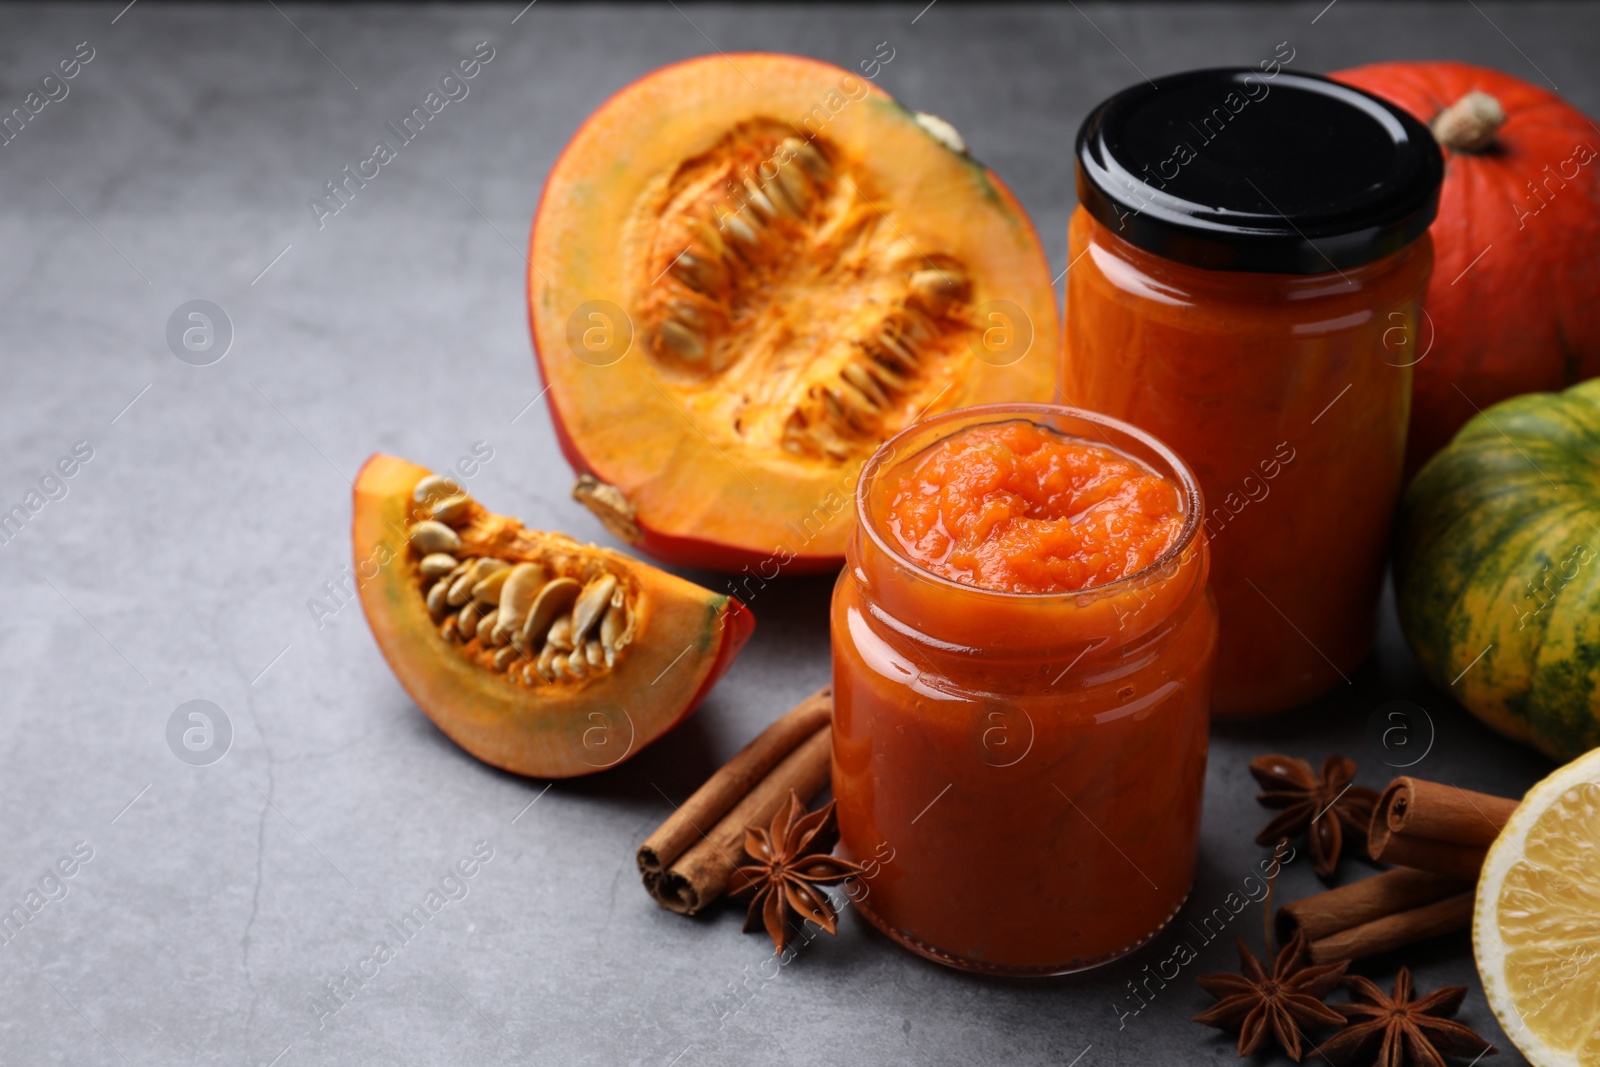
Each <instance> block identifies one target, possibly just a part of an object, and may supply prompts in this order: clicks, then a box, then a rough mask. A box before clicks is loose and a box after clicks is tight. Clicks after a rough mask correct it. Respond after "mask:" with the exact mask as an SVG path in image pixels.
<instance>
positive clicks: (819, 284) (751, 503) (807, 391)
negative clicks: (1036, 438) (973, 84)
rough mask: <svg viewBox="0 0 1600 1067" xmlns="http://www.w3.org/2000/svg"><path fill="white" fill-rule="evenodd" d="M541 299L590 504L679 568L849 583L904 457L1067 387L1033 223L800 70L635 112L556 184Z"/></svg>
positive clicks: (708, 62)
mask: <svg viewBox="0 0 1600 1067" xmlns="http://www.w3.org/2000/svg"><path fill="white" fill-rule="evenodd" d="M747 79H748V80H747ZM756 87H759V88H756ZM935 129H937V127H935ZM528 279H529V282H528V284H529V313H530V319H531V324H532V332H533V339H534V345H535V349H536V352H537V356H538V360H539V365H540V368H541V371H542V373H543V375H544V377H545V380H546V382H547V384H548V386H549V391H548V394H547V395H548V400H549V404H550V408H551V411H552V414H553V416H554V421H555V424H556V427H557V435H558V438H559V439H560V441H561V444H562V448H563V451H564V453H565V454H566V456H567V459H568V461H569V462H570V463H571V464H572V466H573V468H574V470H575V471H577V472H578V473H579V474H580V475H582V476H585V480H584V481H583V482H582V484H581V485H580V488H579V491H578V493H577V495H578V497H579V499H580V500H582V501H583V502H584V503H586V504H588V505H589V506H590V507H591V508H592V509H593V510H595V511H596V513H597V514H599V515H600V516H601V518H602V519H603V520H605V521H606V523H607V525H608V526H609V527H610V528H611V529H612V530H613V532H615V533H617V534H618V535H619V536H622V537H623V538H624V539H626V540H628V541H630V542H632V543H634V544H637V545H638V546H639V547H641V548H642V549H643V550H645V551H647V552H650V553H652V554H654V555H656V556H657V557H659V558H663V559H667V560H669V561H672V562H677V563H683V564H689V565H695V566H705V567H711V568H714V569H721V570H728V571H736V570H738V569H739V568H740V567H741V566H745V565H748V564H751V563H761V562H766V561H769V560H771V561H775V563H776V565H778V566H781V567H783V569H784V570H786V571H789V572H804V571H808V570H810V571H815V570H823V569H828V568H831V567H835V566H837V565H838V563H839V560H840V558H841V557H842V553H843V545H844V540H845V536H846V534H847V533H848V529H849V526H850V523H851V514H850V508H849V506H848V505H849V501H850V498H851V496H852V494H853V492H854V488H855V476H856V474H857V472H859V470H860V468H861V466H862V465H863V464H864V462H865V461H866V459H867V458H868V457H869V456H870V455H871V454H872V452H873V451H874V450H875V449H876V448H877V446H878V445H879V444H880V443H881V442H882V441H884V440H886V439H887V438H889V437H890V436H892V435H893V434H895V433H896V432H898V431H899V430H900V429H903V428H904V427H905V426H907V425H909V424H910V423H911V422H913V421H915V420H916V419H918V418H919V417H921V416H923V415H925V414H929V413H933V412H938V411H942V410H947V409H950V408H954V407H961V406H966V405H970V404H979V403H986V402H991V401H999V400H1010V401H1025V400H1048V399H1050V396H1051V392H1052V389H1053V386H1054V366H1053V362H1054V360H1055V358H1056V355H1057V349H1058V346H1059V343H1060V327H1059V321H1058V314H1057V310H1056V306H1055V303H1056V302H1055V295H1054V288H1053V286H1052V284H1051V280H1050V275H1049V267H1048V263H1047V260H1046V258H1045V256H1044V253H1043V249H1042V246H1041V245H1040V244H1039V241H1038V238H1037V235H1036V234H1035V232H1034V230H1033V227H1032V225H1031V223H1030V222H1029V221H1028V219H1027V217H1026V215H1025V214H1024V213H1023V211H1022V209H1021V207H1020V206H1019V205H1018V204H1017V202H1016V200H1015V199H1014V198H1013V197H1012V196H1011V194H1010V193H1009V191H1007V190H1006V189H1005V187H1004V186H1003V185H1002V184H1000V182H999V180H998V179H997V178H995V177H994V175H992V174H991V173H990V172H989V171H987V170H986V169H985V168H984V167H982V166H981V165H979V164H977V163H975V162H973V161H972V160H971V159H970V157H968V156H966V155H964V154H962V153H961V152H957V151H954V150H952V148H951V147H949V146H948V145H947V144H946V143H944V142H941V141H940V140H939V139H937V138H936V136H935V135H934V134H933V133H930V128H929V125H928V124H927V123H925V122H919V120H918V118H917V117H916V116H915V115H913V114H912V113H911V112H908V111H906V110H905V109H904V108H902V107H901V106H900V105H898V104H897V103H895V102H894V101H893V100H892V99H891V98H890V97H889V96H888V95H887V94H885V93H884V92H883V91H881V90H880V89H878V88H877V87H876V86H874V85H872V84H871V83H870V82H867V81H865V80H863V79H860V78H857V77H855V76H853V75H851V74H849V73H848V72H846V71H843V70H840V69H838V68H835V67H831V66H829V65H827V64H823V63H818V62H816V61H813V60H808V59H802V58H799V57H794V56H781V55H752V54H737V55H731V56H727V57H722V56H711V57H703V58H700V59H694V60H689V61H686V62H684V63H680V64H677V65H675V66H672V67H667V68H665V69H663V70H660V71H657V72H655V73H654V74H651V75H649V76H647V77H645V78H644V79H642V80H640V81H638V82H636V83H634V84H633V85H631V86H628V87H626V88H625V89H623V90H622V91H621V92H619V93H618V94H617V95H616V96H615V97H613V98H612V99H611V100H610V101H609V102H607V103H606V104H605V105H604V106H602V107H601V108H600V110H599V111H597V112H596V113H595V115H594V116H593V117H592V118H591V119H590V120H589V121H588V122H587V123H586V124H585V125H584V126H583V128H582V129H580V130H579V131H578V133H577V134H576V135H575V136H574V138H573V140H572V142H571V144H570V145H569V146H568V147H567V149H566V151H565V152H564V153H563V155H562V157H561V159H560V160H558V161H557V163H556V165H555V167H554V168H553V169H552V171H551V174H550V176H549V179H548V181H547V183H546V186H545V190H544V195H543V198H542V199H541V202H540V207H539V211H538V214H537V217H536V219H535V222H534V230H533V237H532V242H531V252H530V270H529V275H528ZM765 576H766V577H770V576H771V575H770V574H767V575H765Z"/></svg>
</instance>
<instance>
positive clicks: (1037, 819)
mask: <svg viewBox="0 0 1600 1067" xmlns="http://www.w3.org/2000/svg"><path fill="white" fill-rule="evenodd" d="M1014 420H1027V421H1029V422H1031V423H1034V424H1035V425H1037V426H1039V427H1043V428H1045V429H1048V430H1052V431H1055V432H1056V433H1058V434H1061V435H1064V436H1065V437H1066V438H1069V439H1077V440H1081V441H1084V442H1088V443H1093V444H1095V445H1102V446H1110V448H1111V449H1113V450H1115V451H1117V452H1120V453H1121V454H1122V455H1123V456H1124V457H1128V458H1131V459H1133V460H1135V461H1137V463H1139V464H1140V465H1142V466H1143V467H1145V468H1147V469H1148V470H1149V471H1152V472H1154V473H1155V474H1156V475H1159V476H1160V478H1161V479H1163V480H1165V481H1166V482H1168V483H1170V484H1171V485H1172V486H1174V487H1176V488H1177V490H1178V493H1179V496H1180V498H1181V502H1182V515H1183V521H1182V527H1181V529H1180V530H1179V531H1178V533H1177V535H1176V537H1175V538H1174V539H1173V541H1172V542H1171V544H1170V546H1169V547H1168V548H1167V549H1166V551H1165V552H1164V553H1163V554H1162V555H1161V556H1160V557H1159V558H1157V559H1156V560H1155V561H1154V562H1153V563H1151V564H1149V565H1148V566H1145V567H1143V568H1142V569H1140V570H1138V571H1137V572H1135V573H1131V574H1128V575H1126V576H1125V577H1122V578H1120V579H1118V580H1115V581H1111V582H1108V583H1106V584H1103V585H1100V586H1097V587H1093V588H1089V589H1085V590H1081V591H1077V592H1045V593H1015V592H1000V591H997V590H995V589H990V588H981V587H978V586H975V585H969V584H965V583H963V582H959V581H955V580H952V579H950V578H946V577H942V576H940V575H938V574H936V573H933V572H932V571H931V570H928V569H925V568H924V567H922V566H920V565H919V564H918V563H917V562H915V561H914V560H913V559H911V558H910V557H909V556H908V555H907V554H906V553H905V552H904V551H902V549H901V548H900V547H899V542H898V541H897V540H896V537H895V536H894V534H893V532H892V531H891V529H890V526H889V521H888V519H889V512H888V507H889V499H888V491H887V485H888V484H889V482H890V475H891V474H892V473H893V472H895V471H897V470H899V469H901V466H900V465H901V464H905V463H910V462H914V461H915V459H916V457H918V456H919V455H921V454H923V453H924V452H925V450H928V449H930V448H934V447H937V446H938V445H939V444H940V443H941V442H943V441H945V440H947V439H949V438H950V437H951V436H952V435H955V434H958V433H960V432H961V431H964V430H967V429H969V428H972V427H982V426H986V425H990V424H996V423H1003V422H1008V421H1014ZM856 511H857V518H858V522H857V524H856V528H855V531H854V533H853V534H852V539H851V541H850V543H849V545H848V547H847V550H846V566H845V569H844V571H843V572H842V573H841V574H840V576H839V580H838V583H837V585H836V586H835V588H834V596H833V606H832V618H831V621H832V632H833V677H834V717H833V791H834V796H835V798H836V799H837V801H838V815H839V828H840V833H841V839H842V843H843V847H844V851H845V852H846V853H847V854H849V855H851V856H853V857H854V858H856V859H858V860H861V861H864V862H869V870H870V871H871V877H870V878H868V879H865V880H864V881H863V883H862V884H861V886H860V887H859V888H858V889H856V890H855V891H854V892H853V894H852V896H853V897H854V899H855V900H856V902H857V903H858V905H859V907H860V909H861V911H862V913H863V914H864V915H865V916H866V917H867V918H868V919H869V920H870V921H872V922H873V923H874V924H875V925H876V926H878V928H879V929H881V930H882V931H883V932H884V933H886V934H887V935H888V936H890V937H891V938H893V939H894V940H896V941H898V942H899V943H900V944H902V945H904V946H906V947H907V948H910V949H912V950H913V951H916V952H919V953H921V954H922V955H924V956H927V957H929V958H931V959H934V960H938V961H939V962H942V963H946V964H950V965H952V966H956V967H961V968H965V969H969V970H975V971H983V972H988V973H994V974H1009V975H1044V974H1063V973H1067V972H1070V971H1076V970H1082V969H1085V968H1088V967H1093V966H1096V965H1098V964H1101V963H1105V962H1107V961H1109V960H1112V959H1115V958H1116V957H1118V956H1120V955H1122V954H1124V953H1126V952H1129V951H1131V950H1133V949H1134V948H1136V947H1137V946H1139V945H1140V944H1143V943H1144V942H1145V941H1147V940H1148V939H1149V938H1151V937H1152V936H1154V935H1155V933H1156V932H1157V931H1159V930H1160V929H1161V928H1162V926H1164V925H1165V924H1166V923H1167V921H1168V920H1169V919H1170V918H1171V917H1172V915H1173V914H1174V913H1175V912H1176V911H1177V909H1178V908H1179V907H1180V906H1181V905H1182V903H1183V901H1184V899H1185V898H1186V897H1187V895H1188V892H1189V887H1190V884H1191V882H1192V879H1193V874H1194V864H1195V854H1196V848H1197V842H1198V835H1199V825H1200V804H1201V792H1202V786H1203V781H1204V777H1205V761H1206V741H1207V728H1208V726H1209V706H1210V688H1211V666H1212V658H1213V654H1214V651H1215V647H1216V637H1217V620H1216V609H1215V606H1214V604H1213V603H1212V600H1211V598H1210V595H1209V593H1208V592H1207V588H1206V577H1207V570H1208V552H1207V547H1206V539H1205V534H1204V531H1203V529H1202V522H1201V519H1202V504H1201V495H1200V490H1199V487H1198V484H1197V483H1196V481H1195V479H1194V476H1193V475H1192V474H1191V473H1190V471H1189V470H1188V468H1187V467H1186V466H1185V465H1184V464H1183V462H1182V461H1181V460H1180V459H1178V457H1177V456H1176V455H1175V454H1174V453H1173V452H1172V451H1171V450H1169V449H1168V448H1166V447H1165V446H1164V445H1162V444H1160V443H1159V442H1157V441H1156V440H1155V439H1153V438H1151V437H1150V436H1148V435H1147V434H1144V433H1142V432H1140V431H1139V430H1136V429H1134V428H1133V427H1131V426H1128V425H1126V424H1124V423H1120V422H1118V421H1116V420H1115V419H1110V418H1107V417H1105V416H1100V415H1094V414H1090V413H1087V412H1082V411H1076V410H1074V409H1071V408H1063V407H1056V406H1051V405H1032V404H1021V405H993V406H989V407H981V408H969V409H965V410H961V411H953V412H950V413H948V414H945V415H941V416H939V417H937V418H934V419H931V420H929V421H927V422H923V423H920V424H918V425H915V426H913V427H911V428H910V429H907V430H906V431H904V432H902V433H901V434H899V435H898V436H896V437H895V438H893V439H892V440H890V441H889V442H887V443H886V444H885V445H884V446H883V447H882V448H881V449H879V451H878V452H877V454H876V455H875V456H874V457H873V458H872V459H871V460H870V461H869V462H868V464H867V465H866V467H865V468H864V469H863V471H862V474H861V479H860V483H859V485H858V487H857V491H856Z"/></svg>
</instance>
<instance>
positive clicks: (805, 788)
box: [645, 726, 833, 915]
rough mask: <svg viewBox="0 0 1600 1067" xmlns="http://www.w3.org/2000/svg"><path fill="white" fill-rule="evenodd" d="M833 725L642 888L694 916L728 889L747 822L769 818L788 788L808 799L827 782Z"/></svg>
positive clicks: (672, 908)
mask: <svg viewBox="0 0 1600 1067" xmlns="http://www.w3.org/2000/svg"><path fill="white" fill-rule="evenodd" d="M832 752H833V729H832V727H829V726H824V727H823V728H822V729H820V730H818V731H816V732H815V733H814V734H812V735H811V736H810V737H809V738H807V739H806V740H805V741H803V742H801V744H800V747H798V748H796V749H795V750H794V751H793V752H791V753H789V754H788V755H787V756H786V757H784V759H783V761H782V762H780V763H779V764H778V765H777V766H776V767H774V768H773V769H772V772H771V773H770V774H768V775H767V776H766V777H765V778H763V779H761V781H760V782H758V783H756V786H755V788H753V789H752V790H751V791H750V792H749V793H748V794H747V795H746V796H745V797H744V798H743V799H742V800H740V801H739V802H738V803H737V804H735V805H734V806H733V808H732V810H730V811H729V812H728V813H727V814H726V815H724V816H723V817H722V819H721V820H720V821H719V822H718V823H717V824H716V826H714V827H713V828H712V829H711V830H709V831H708V832H707V833H706V834H705V836H704V837H703V838H702V839H701V840H700V842H699V843H698V844H696V845H694V846H693V847H691V848H690V849H689V850H688V851H687V852H685V853H684V854H683V855H682V856H679V857H678V858H677V860H675V861H674V862H672V863H671V864H670V865H669V866H667V868H666V869H665V870H663V871H661V872H660V873H658V874H654V875H653V876H652V875H650V874H647V875H646V876H645V887H646V888H647V889H649V890H650V895H651V896H653V897H655V898H656V901H657V903H659V904H660V905H661V906H662V907H664V908H667V909H668V910H670V911H675V912H678V913H680V914H683V915H693V914H694V913H695V912H697V911H699V910H700V909H701V908H703V907H705V906H706V905H707V904H709V903H711V902H712V901H713V900H716V899H717V898H718V897H720V896H721V895H722V894H723V892H724V891H725V890H726V889H727V888H728V880H729V879H730V878H731V877H732V876H733V870H734V868H735V867H737V866H739V864H740V863H741V862H743V857H744V831H745V827H747V826H755V825H760V824H764V823H767V822H770V821H771V820H772V817H773V816H774V815H776V814H777V812H778V809H779V808H780V807H782V806H783V805H784V804H786V803H788V801H789V792H790V790H793V791H794V792H795V793H797V794H799V796H800V799H801V800H802V801H809V800H810V799H811V798H812V797H814V796H816V795H817V792H818V791H819V790H820V789H821V788H822V787H823V786H824V785H826V784H827V782H828V777H829V775H830V773H831V772H832Z"/></svg>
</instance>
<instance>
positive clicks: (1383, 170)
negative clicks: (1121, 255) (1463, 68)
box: [1077, 68, 1444, 274]
mask: <svg viewBox="0 0 1600 1067" xmlns="http://www.w3.org/2000/svg"><path fill="white" fill-rule="evenodd" d="M1077 154H1078V167H1077V170H1078V201H1079V203H1081V204H1082V205H1083V206H1084V208H1085V209H1086V210H1088V212H1089V213H1090V214H1091V215H1093V216H1094V217H1095V218H1096V219H1099V220H1100V222H1101V223H1103V224H1104V225H1105V226H1106V227H1108V228H1109V229H1110V230H1111V231H1112V232H1113V233H1115V234H1117V235H1118V236H1119V237H1122V238H1123V239H1124V240H1126V241H1129V242H1131V243H1132V244H1134V245H1137V246H1138V247H1140V248H1143V249H1146V250H1147V251H1150V252H1154V253H1155V254H1157V255H1159V256H1163V257H1165V258H1167V259H1172V260H1177V261H1178V262H1180V263H1187V264H1189V265H1191V266H1196V267H1205V268H1209V269H1212V270H1242V271H1262V272H1268V273H1275V274H1325V273H1328V272H1331V271H1334V270H1339V269H1341V268H1345V267H1354V266H1357V265H1359V264H1362V263H1369V262H1371V261H1372V260H1375V259H1380V258H1382V257H1383V256H1386V255H1389V254H1390V253H1391V252H1395V251H1397V250H1399V249H1400V248H1402V247H1404V246H1405V245H1406V244H1408V243H1410V242H1411V241H1413V240H1415V239H1416V238H1417V237H1419V236H1421V234H1422V233H1423V232H1424V231H1425V230H1426V229H1427V228H1428V224H1429V223H1431V222H1432V221H1433V217H1434V214H1435V213H1436V212H1437V210H1438V206H1439V183H1440V181H1441V180H1442V179H1443V176H1444V160H1443V157H1442V155H1441V154H1440V151H1439V146H1438V144H1437V143H1436V142H1435V141H1434V139H1433V135H1432V134H1431V133H1429V132H1428V128H1427V127H1426V126H1424V125H1423V124H1422V123H1420V122H1418V121H1417V120H1416V119H1414V118H1412V117H1411V116H1410V115H1408V114H1406V113H1405V112H1404V111H1402V110H1400V109H1399V108H1397V107H1395V106H1393V105H1392V104H1389V103H1387V102H1385V101H1383V100H1380V99H1378V98H1377V97H1375V96H1372V95H1371V94H1369V93H1365V92H1362V91H1361V90H1359V89H1354V88H1351V87H1350V86H1347V85H1341V84H1339V83H1338V82H1334V81H1330V80H1329V79H1327V78H1323V77H1319V76H1316V75H1307V74H1290V73H1288V72H1286V71H1281V70H1280V71H1278V72H1277V73H1275V74H1273V75H1267V74H1264V73H1262V72H1261V71H1259V70H1253V69H1250V68H1241V69H1228V68H1219V69H1215V70H1194V71H1188V72H1186V73H1183V74H1174V75H1170V76H1168V77H1165V78H1160V79H1158V80H1157V81H1156V82H1155V83H1154V84H1150V83H1144V84H1140V85H1136V86H1134V87H1132V88H1130V89H1125V90H1123V91H1122V92H1120V93H1118V94H1117V95H1115V96H1113V97H1111V98H1110V99H1109V100H1107V101H1106V102H1105V103H1103V104H1101V105H1100V106H1099V107H1097V108H1095V109H1094V111H1092V112H1090V114H1089V117H1088V118H1086V119H1085V120H1084V122H1083V126H1082V127H1081V128H1080V129H1079V130H1078V148H1077Z"/></svg>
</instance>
